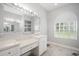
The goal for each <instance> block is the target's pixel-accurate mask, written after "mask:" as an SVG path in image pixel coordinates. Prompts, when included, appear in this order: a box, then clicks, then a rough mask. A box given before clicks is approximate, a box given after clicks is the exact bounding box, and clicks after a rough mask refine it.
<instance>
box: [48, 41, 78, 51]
mask: <svg viewBox="0 0 79 59" xmlns="http://www.w3.org/2000/svg"><path fill="white" fill-rule="evenodd" d="M48 44H54V45H58V46H61V47H65V48H68V49H72V50H76V51H79V48H75V47H71V46H67V45H63V44H59V43H55V42H50V41H48Z"/></svg>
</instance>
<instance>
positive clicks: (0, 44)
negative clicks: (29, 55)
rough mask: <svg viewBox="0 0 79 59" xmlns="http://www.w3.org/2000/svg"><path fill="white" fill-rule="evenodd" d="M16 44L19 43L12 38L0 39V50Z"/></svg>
mask: <svg viewBox="0 0 79 59" xmlns="http://www.w3.org/2000/svg"><path fill="white" fill-rule="evenodd" d="M17 45H19V43H18V42H16V41H15V40H12V39H10V40H8V39H3V40H0V51H2V50H5V49H8V48H11V47H14V46H17Z"/></svg>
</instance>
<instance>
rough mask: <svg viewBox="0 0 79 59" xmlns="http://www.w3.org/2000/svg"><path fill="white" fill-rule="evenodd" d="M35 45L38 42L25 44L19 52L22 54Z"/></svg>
mask: <svg viewBox="0 0 79 59" xmlns="http://www.w3.org/2000/svg"><path fill="white" fill-rule="evenodd" d="M37 46H38V42H35V43H32V44H30V45H28V46H25V47H23V48H21V54H24V53H25V52H28V51H29V50H31V49H33V48H35V47H37Z"/></svg>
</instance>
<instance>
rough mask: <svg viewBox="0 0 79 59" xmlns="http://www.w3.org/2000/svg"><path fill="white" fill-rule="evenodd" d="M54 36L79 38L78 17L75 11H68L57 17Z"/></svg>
mask: <svg viewBox="0 0 79 59" xmlns="http://www.w3.org/2000/svg"><path fill="white" fill-rule="evenodd" d="M54 36H55V38H64V39H77V17H76V15H75V14H74V13H71V12H66V13H63V14H61V15H59V16H58V17H57V18H56V21H55V24H54Z"/></svg>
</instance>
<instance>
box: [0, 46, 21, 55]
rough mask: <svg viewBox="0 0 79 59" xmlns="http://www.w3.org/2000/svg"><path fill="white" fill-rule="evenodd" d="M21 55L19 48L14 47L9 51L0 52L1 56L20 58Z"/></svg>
mask: <svg viewBox="0 0 79 59" xmlns="http://www.w3.org/2000/svg"><path fill="white" fill-rule="evenodd" d="M18 55H20V49H19V47H12V48H9V49H7V50H3V51H0V56H18Z"/></svg>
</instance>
